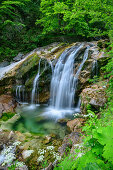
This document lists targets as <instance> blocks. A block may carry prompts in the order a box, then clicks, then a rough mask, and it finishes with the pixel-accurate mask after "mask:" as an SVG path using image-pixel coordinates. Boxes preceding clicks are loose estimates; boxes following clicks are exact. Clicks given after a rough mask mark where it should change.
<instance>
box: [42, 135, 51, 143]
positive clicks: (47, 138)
mask: <svg viewBox="0 0 113 170" xmlns="http://www.w3.org/2000/svg"><path fill="white" fill-rule="evenodd" d="M51 139H52V138H51V136H49V135H47V136H46V137H45V140H44V141H43V143H44V144H47V143H50V142H51Z"/></svg>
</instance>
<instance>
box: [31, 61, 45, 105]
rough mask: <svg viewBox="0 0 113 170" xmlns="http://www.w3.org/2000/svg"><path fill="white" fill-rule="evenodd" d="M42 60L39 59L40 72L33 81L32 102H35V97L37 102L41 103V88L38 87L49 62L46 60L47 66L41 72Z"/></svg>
mask: <svg viewBox="0 0 113 170" xmlns="http://www.w3.org/2000/svg"><path fill="white" fill-rule="evenodd" d="M41 60H42V59H40V60H39V65H38V73H37V75H36V77H35V79H34V81H33V89H32V94H31V104H35V99H37V103H36V104H39V89H38V84H39V78H40V76H41V75H42V73H43V72H44V71H45V70H46V69H47V62H46V61H45V67H44V69H43V71H42V72H41V68H40V64H41Z"/></svg>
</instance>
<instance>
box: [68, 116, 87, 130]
mask: <svg viewBox="0 0 113 170" xmlns="http://www.w3.org/2000/svg"><path fill="white" fill-rule="evenodd" d="M83 123H84V119H83V118H76V119H74V120H71V121H68V122H67V127H68V128H69V130H70V131H72V132H73V131H74V132H76V131H77V129H79V128H80V127H81V126H82V125H83Z"/></svg>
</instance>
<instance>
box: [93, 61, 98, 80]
mask: <svg viewBox="0 0 113 170" xmlns="http://www.w3.org/2000/svg"><path fill="white" fill-rule="evenodd" d="M97 75H98V62H97V60H94V61H93V63H92V77H94V76H97Z"/></svg>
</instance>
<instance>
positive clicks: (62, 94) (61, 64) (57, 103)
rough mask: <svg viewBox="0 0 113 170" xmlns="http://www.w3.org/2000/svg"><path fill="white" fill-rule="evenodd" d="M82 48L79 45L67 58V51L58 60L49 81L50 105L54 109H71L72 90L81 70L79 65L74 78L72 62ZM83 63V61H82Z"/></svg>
mask: <svg viewBox="0 0 113 170" xmlns="http://www.w3.org/2000/svg"><path fill="white" fill-rule="evenodd" d="M82 47H83V44H81V45H80V46H79V47H77V48H75V49H73V51H72V52H71V53H70V54H69V51H71V50H72V49H71V50H69V51H68V54H69V56H68V58H67V60H66V57H67V51H65V52H64V53H63V54H62V55H61V56H60V58H59V60H58V62H57V64H56V66H55V70H54V73H53V76H52V81H51V105H52V106H53V107H54V108H56V109H64V108H69V109H71V108H72V107H73V98H74V89H75V82H74V81H75V79H77V76H78V75H79V72H80V70H81V68H82V65H83V64H81V65H80V67H79V69H78V71H77V73H76V78H75V77H74V75H73V74H74V73H73V72H74V61H75V58H76V57H77V53H78V52H79V50H80V49H81V48H82ZM83 61H84V59H83Z"/></svg>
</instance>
